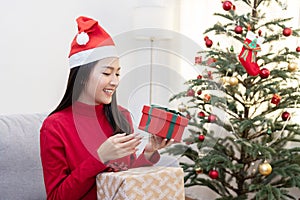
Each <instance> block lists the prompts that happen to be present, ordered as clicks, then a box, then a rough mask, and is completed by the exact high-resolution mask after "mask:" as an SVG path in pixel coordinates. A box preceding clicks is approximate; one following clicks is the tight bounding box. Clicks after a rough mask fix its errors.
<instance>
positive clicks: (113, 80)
mask: <svg viewBox="0 0 300 200" xmlns="http://www.w3.org/2000/svg"><path fill="white" fill-rule="evenodd" d="M110 84H111V85H113V86H117V85H118V84H119V77H118V76H117V75H113V76H112V78H111V80H110Z"/></svg>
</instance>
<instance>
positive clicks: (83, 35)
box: [76, 32, 90, 45]
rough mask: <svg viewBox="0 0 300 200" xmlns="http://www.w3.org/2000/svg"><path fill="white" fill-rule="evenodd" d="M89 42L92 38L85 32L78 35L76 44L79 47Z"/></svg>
mask: <svg viewBox="0 0 300 200" xmlns="http://www.w3.org/2000/svg"><path fill="white" fill-rule="evenodd" d="M89 40H90V37H89V35H88V34H87V33H85V32H81V33H78V34H77V36H76V42H77V44H79V45H86V44H87V43H88V42H89Z"/></svg>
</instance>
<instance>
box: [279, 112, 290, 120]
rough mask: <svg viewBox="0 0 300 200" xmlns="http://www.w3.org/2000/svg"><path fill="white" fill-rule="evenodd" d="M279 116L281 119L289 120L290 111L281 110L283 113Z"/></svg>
mask: <svg viewBox="0 0 300 200" xmlns="http://www.w3.org/2000/svg"><path fill="white" fill-rule="evenodd" d="M281 118H282V120H283V121H287V120H289V119H290V113H289V112H287V111H285V112H283V113H282V114H281Z"/></svg>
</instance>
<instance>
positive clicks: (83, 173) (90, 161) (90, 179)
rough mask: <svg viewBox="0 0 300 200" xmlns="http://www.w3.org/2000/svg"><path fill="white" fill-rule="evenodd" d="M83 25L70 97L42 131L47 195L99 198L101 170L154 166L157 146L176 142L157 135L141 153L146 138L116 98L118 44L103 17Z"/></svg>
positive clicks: (72, 55)
mask: <svg viewBox="0 0 300 200" xmlns="http://www.w3.org/2000/svg"><path fill="white" fill-rule="evenodd" d="M77 23H78V34H77V35H76V37H75V38H74V40H73V42H72V45H71V52H70V55H69V61H70V67H71V70H70V74H69V80H68V85H67V89H66V92H65V95H64V97H63V99H62V101H61V102H60V104H59V105H58V107H57V108H56V109H55V110H54V111H53V112H52V113H51V114H50V115H49V116H48V117H47V119H46V120H45V121H44V123H43V125H42V127H41V131H40V132H41V134H40V146H41V160H42V166H43V172H44V182H45V187H46V193H47V199H55V200H58V199H64V200H68V199H72V200H74V199H93V200H95V199H96V198H97V195H96V182H95V181H96V179H95V177H96V175H97V174H99V173H101V172H105V171H111V170H115V171H117V170H120V169H127V168H131V167H140V166H147V165H153V164H154V163H156V162H157V161H158V160H159V154H158V152H157V150H158V149H161V148H164V147H166V146H168V145H170V144H171V143H172V141H167V140H163V139H161V138H153V137H152V139H151V141H149V143H148V144H147V145H146V146H145V149H144V151H143V153H142V154H141V155H140V156H139V157H136V155H135V153H136V151H137V147H138V145H139V144H140V143H141V137H140V136H139V135H138V134H135V133H133V128H132V123H131V119H130V115H129V113H128V112H127V111H126V110H125V109H124V108H122V107H120V106H117V102H116V94H115V91H116V88H117V86H118V84H119V75H120V66H119V59H118V57H117V55H116V53H115V46H114V43H113V41H112V39H111V38H110V36H109V35H108V34H107V33H106V32H105V31H104V30H103V29H102V28H101V27H100V26H99V25H98V22H97V21H95V20H93V19H90V18H87V17H79V18H78V19H77Z"/></svg>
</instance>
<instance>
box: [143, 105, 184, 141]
mask: <svg viewBox="0 0 300 200" xmlns="http://www.w3.org/2000/svg"><path fill="white" fill-rule="evenodd" d="M142 112H143V115H142V118H141V120H140V124H139V127H138V128H139V129H141V130H144V131H146V132H148V133H151V134H155V135H158V136H160V137H163V138H167V139H171V138H172V139H174V140H175V141H177V142H180V141H181V138H182V133H183V131H184V128H185V127H186V126H187V124H188V121H189V120H188V119H187V118H185V117H184V116H183V115H181V113H179V112H176V111H174V110H169V109H167V108H163V107H159V106H155V105H151V107H150V106H146V105H145V106H144V107H143V111H142Z"/></svg>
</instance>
